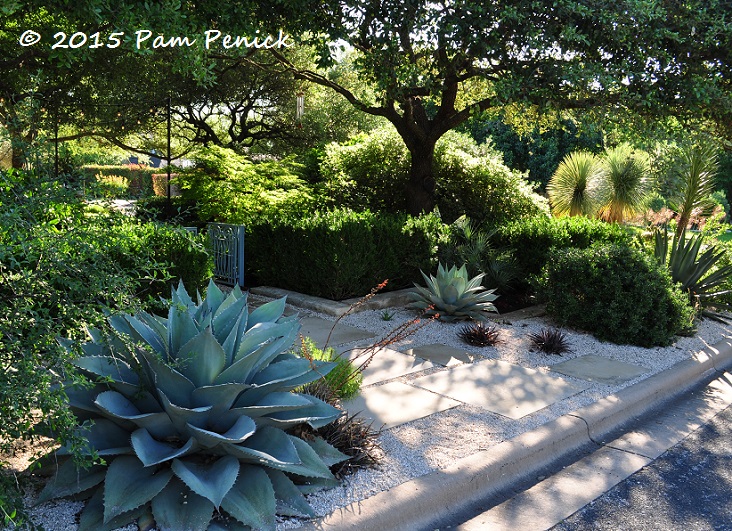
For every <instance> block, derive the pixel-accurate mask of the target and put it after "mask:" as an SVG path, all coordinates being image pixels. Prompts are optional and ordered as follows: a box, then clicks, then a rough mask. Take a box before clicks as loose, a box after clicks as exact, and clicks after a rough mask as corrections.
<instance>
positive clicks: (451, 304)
mask: <svg viewBox="0 0 732 531" xmlns="http://www.w3.org/2000/svg"><path fill="white" fill-rule="evenodd" d="M484 276H485V274H484V273H481V274H479V275H477V276H475V277H473V278H472V279H469V278H468V272H467V270H466V268H465V265H463V266H461V267H460V269H458V268H457V267H455V266H452V267H451V268H450V269H446V268H445V267H443V265H442V264H439V265H438V267H437V276H436V277H434V276H432V275H430V276H427V275H425V274H424V272H422V277H424V280H425V282H426V283H427V287H426V288H425V287H422V286H418V285H417V284H415V285H414V286H415V288H416V291H413V292H410V297H411V298H412V300H413V302H412V303H411V304H410V307H412V308H416V309H419V310H423V311H424V312H425V313H426V314H427V315H436V314H439V316H440V319H442V320H444V321H457V320H460V319H475V320H477V321H484V320H485V319H486V312H495V311H497V310H496V307H495V306H494V305H493V301H494V300H496V299H497V298H498V295H494V294H493V292H494V291H495V290H493V289H491V290H486V291H483V290H484V289H485V288H484V287H483V286H481V284H480V282H481V280H482V279H483V277H484Z"/></svg>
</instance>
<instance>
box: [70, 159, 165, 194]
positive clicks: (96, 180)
mask: <svg viewBox="0 0 732 531" xmlns="http://www.w3.org/2000/svg"><path fill="white" fill-rule="evenodd" d="M79 172H80V173H81V177H82V180H83V182H84V183H85V186H86V188H87V193H88V194H91V195H96V196H102V197H109V198H114V199H126V198H131V197H149V196H151V195H153V183H152V175H153V174H154V173H160V168H153V167H151V166H146V165H144V164H121V165H117V166H100V165H94V164H89V165H86V166H82V167H81V168H80V169H79Z"/></svg>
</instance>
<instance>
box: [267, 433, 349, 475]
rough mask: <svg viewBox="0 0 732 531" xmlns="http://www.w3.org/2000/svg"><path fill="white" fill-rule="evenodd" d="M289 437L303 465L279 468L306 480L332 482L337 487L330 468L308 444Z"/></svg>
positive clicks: (291, 436)
mask: <svg viewBox="0 0 732 531" xmlns="http://www.w3.org/2000/svg"><path fill="white" fill-rule="evenodd" d="M288 437H289V438H290V440H291V441H292V443H293V445H294V446H295V448H296V449H297V455H298V456H299V457H300V460H301V463H300V464H295V465H285V466H283V467H277V468H279V469H280V470H282V471H283V472H290V473H292V474H297V475H298V476H302V477H305V478H320V479H325V480H332V481H334V482H335V484H336V485H337V484H338V483H337V480H336V479H335V477H333V474H331V473H330V470H329V469H328V467H327V466H326V465H325V463H323V460H322V459H321V458H320V456H318V454H317V453H316V452H315V450H313V448H312V447H311V446H310V445H309V444H308V443H306V442H305V441H303V440H302V439H299V438H297V437H295V436H293V435H288Z"/></svg>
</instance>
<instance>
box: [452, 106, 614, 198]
mask: <svg viewBox="0 0 732 531" xmlns="http://www.w3.org/2000/svg"><path fill="white" fill-rule="evenodd" d="M460 129H461V130H465V131H466V132H469V133H470V135H471V136H472V137H473V138H474V139H475V141H476V142H478V143H479V144H480V143H482V142H484V141H486V140H490V141H492V143H493V145H494V146H495V147H496V149H498V150H499V151H501V153H503V160H504V162H505V164H506V166H508V167H509V168H511V169H513V170H516V171H519V172H528V177H529V180H530V181H531V182H535V183H539V184H540V185H541V187H542V189H543V188H545V187H546V185H547V184H548V183H549V179H551V176H552V175H553V174H554V172H555V171H556V170H557V167H558V166H559V163H560V162H561V160H562V158H564V156H566V155H567V154H569V153H571V152H572V151H581V150H584V151H591V152H593V153H599V152H600V151H601V150H602V145H603V135H602V132H601V131H599V130H597V129H596V128H594V127H582V128H580V127H578V125H577V124H576V123H575V122H573V121H571V120H563V121H562V122H560V123H559V124H557V125H555V126H553V127H548V128H545V129H542V130H540V129H539V128H538V127H536V128H534V129H533V130H532V131H530V132H519V131H517V129H516V127H515V126H512V125H510V124H507V123H505V122H504V121H501V120H495V119H491V117H490V115H489V114H488V113H481V114H479V115H477V116H475V117H472V118H470V119H469V120H468V121H467V122H466V123H465V124H463V126H461V128H460Z"/></svg>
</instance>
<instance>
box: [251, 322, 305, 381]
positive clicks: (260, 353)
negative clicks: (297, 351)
mask: <svg viewBox="0 0 732 531" xmlns="http://www.w3.org/2000/svg"><path fill="white" fill-rule="evenodd" d="M295 334H296V332H295V329H294V328H293V330H292V332H291V333H290V334H289V335H287V336H285V337H280V338H278V339H275V340H274V341H273V342H271V343H268V344H266V345H262V347H261V348H259V349H257V350H256V352H254V353H253V354H251V356H250V357H252V358H253V361H254V363H253V364H252V370H251V373H250V374H256V373H258V372H260V371H261V370H262V369H264V368H265V367H267V366H268V365H270V364H271V363H272V362H274V360H275V359H276V358H277V357H278V356H280V355H281V354H283V353H284V351H285V349H287V348H288V347H291V346H292V344H293V342H294V341H295Z"/></svg>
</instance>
